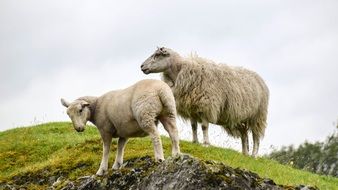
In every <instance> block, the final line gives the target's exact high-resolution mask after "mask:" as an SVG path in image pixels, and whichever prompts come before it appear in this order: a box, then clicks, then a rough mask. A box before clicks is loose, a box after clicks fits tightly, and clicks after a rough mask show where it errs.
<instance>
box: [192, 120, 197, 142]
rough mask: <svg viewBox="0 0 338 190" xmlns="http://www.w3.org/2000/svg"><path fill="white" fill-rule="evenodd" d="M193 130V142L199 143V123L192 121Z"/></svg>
mask: <svg viewBox="0 0 338 190" xmlns="http://www.w3.org/2000/svg"><path fill="white" fill-rule="evenodd" d="M190 122H191V129H192V142H193V143H198V136H197V121H195V120H191V121H190Z"/></svg>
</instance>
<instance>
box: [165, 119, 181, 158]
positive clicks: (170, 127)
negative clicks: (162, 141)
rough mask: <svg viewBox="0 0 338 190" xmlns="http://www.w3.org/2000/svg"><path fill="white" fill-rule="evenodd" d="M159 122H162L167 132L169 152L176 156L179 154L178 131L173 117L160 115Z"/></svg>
mask: <svg viewBox="0 0 338 190" xmlns="http://www.w3.org/2000/svg"><path fill="white" fill-rule="evenodd" d="M160 121H161V123H162V124H163V126H164V128H165V130H166V131H167V132H168V133H169V137H170V139H171V154H172V156H176V155H177V154H180V153H181V151H180V142H179V138H178V131H177V127H176V120H175V118H170V117H161V118H160Z"/></svg>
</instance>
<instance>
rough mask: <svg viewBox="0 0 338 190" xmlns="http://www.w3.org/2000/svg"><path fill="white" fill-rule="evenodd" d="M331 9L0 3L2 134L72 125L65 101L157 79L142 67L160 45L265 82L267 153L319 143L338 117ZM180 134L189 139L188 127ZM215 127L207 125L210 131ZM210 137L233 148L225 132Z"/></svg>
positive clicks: (304, 3) (337, 43)
mask: <svg viewBox="0 0 338 190" xmlns="http://www.w3.org/2000/svg"><path fill="white" fill-rule="evenodd" d="M337 10H338V1H335V0H325V1H317V0H301V1H291V0H283V1H274V0H272V1H271V0H270V1H268V0H260V1H250V0H247V1H237V0H233V1H221V0H220V1H196V0H195V1H193V0H190V1H178V0H177V1H85V0H78V1H68V0H63V1H45V0H30V1H19V0H2V1H0V42H1V43H0V130H6V129H10V128H13V127H18V126H26V125H31V124H35V123H39V122H47V121H60V120H69V119H68V118H67V115H66V114H65V112H64V109H63V107H62V106H61V104H60V101H59V100H60V98H61V97H65V98H67V99H69V100H73V99H75V98H77V97H79V96H83V95H101V94H102V93H104V92H106V91H109V90H112V89H117V88H124V87H127V86H129V85H131V84H133V83H134V82H136V81H138V80H141V79H143V78H159V77H158V75H148V76H146V75H144V74H143V73H142V72H141V71H140V69H139V67H140V64H141V63H142V62H143V61H144V60H145V59H146V58H147V57H148V56H149V55H150V54H151V53H152V52H153V51H154V50H155V48H156V46H166V47H169V48H171V49H174V50H176V51H177V52H179V53H181V54H182V55H188V54H189V53H191V52H196V53H198V54H199V55H200V56H202V57H206V58H208V59H212V60H214V61H216V62H222V63H227V64H230V65H240V66H244V67H247V68H250V69H252V70H254V71H256V72H258V73H259V74H260V75H261V76H262V77H263V78H264V79H265V81H266V83H267V85H268V86H269V88H270V93H271V98H270V106H269V116H268V128H267V131H266V136H265V138H264V140H263V142H262V146H263V148H262V149H263V150H262V151H263V152H264V149H265V150H268V149H269V148H268V147H270V146H271V145H272V146H281V145H288V144H299V143H301V142H303V141H305V140H308V141H315V140H324V139H325V137H326V136H327V135H329V134H330V133H331V132H332V131H333V129H334V126H333V122H335V121H336V120H337V118H338V79H337V74H338V11H337ZM179 128H180V130H181V132H182V137H184V138H188V139H190V138H191V137H190V133H191V129H190V127H189V126H187V124H183V123H181V122H179ZM219 131H220V130H219V127H217V126H213V127H212V131H211V135H215V134H219ZM212 139H214V142H213V141H212V143H214V144H221V145H224V146H233V147H235V148H237V145H236V144H238V143H239V140H232V139H230V140H229V137H227V136H226V135H225V134H224V135H215V138H212ZM216 139H218V140H216ZM219 142H221V143H219ZM222 142H226V143H225V144H222ZM232 144H235V145H232Z"/></svg>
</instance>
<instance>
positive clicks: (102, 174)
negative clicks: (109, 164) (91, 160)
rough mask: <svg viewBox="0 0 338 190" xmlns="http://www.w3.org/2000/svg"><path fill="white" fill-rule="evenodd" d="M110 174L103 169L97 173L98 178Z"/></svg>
mask: <svg viewBox="0 0 338 190" xmlns="http://www.w3.org/2000/svg"><path fill="white" fill-rule="evenodd" d="M107 174H108V170H103V169H99V170H98V171H97V172H96V176H100V177H101V176H104V175H107Z"/></svg>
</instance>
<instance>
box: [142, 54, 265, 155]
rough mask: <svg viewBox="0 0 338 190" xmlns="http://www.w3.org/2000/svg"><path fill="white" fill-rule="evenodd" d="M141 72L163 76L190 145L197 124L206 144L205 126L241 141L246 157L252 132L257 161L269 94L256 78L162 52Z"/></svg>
mask: <svg viewBox="0 0 338 190" xmlns="http://www.w3.org/2000/svg"><path fill="white" fill-rule="evenodd" d="M141 70H142V71H143V72H144V73H145V74H149V73H162V77H163V80H164V81H165V82H166V83H167V84H168V85H169V86H170V87H171V89H172V91H173V93H174V97H175V100H176V107H177V112H178V114H179V115H180V116H182V117H183V118H184V119H190V120H191V123H192V129H193V139H194V141H197V122H201V123H202V130H203V135H204V142H205V143H206V144H208V143H209V138H208V123H213V124H217V125H221V126H223V128H224V129H225V131H227V132H228V133H229V134H230V135H232V136H233V137H240V138H241V140H242V152H243V154H245V155H247V154H248V151H249V145H248V132H252V137H253V151H252V155H253V156H254V157H255V156H256V154H257V152H258V149H259V141H260V139H261V138H262V137H263V136H264V132H265V128H266V119H267V108H268V99H269V90H268V88H267V86H266V85H265V83H264V81H263V79H262V78H261V77H260V76H259V75H258V74H256V73H255V72H253V71H250V70H247V69H244V68H241V67H230V66H228V65H225V64H215V63H214V62H212V61H210V60H206V59H203V58H200V57H198V56H191V57H190V58H184V57H181V56H180V55H179V54H178V53H176V52H175V51H173V50H171V49H168V48H164V47H162V48H158V49H157V50H156V51H155V52H154V53H153V54H152V55H151V56H150V57H149V58H148V59H146V60H145V61H144V63H143V64H142V65H141Z"/></svg>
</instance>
